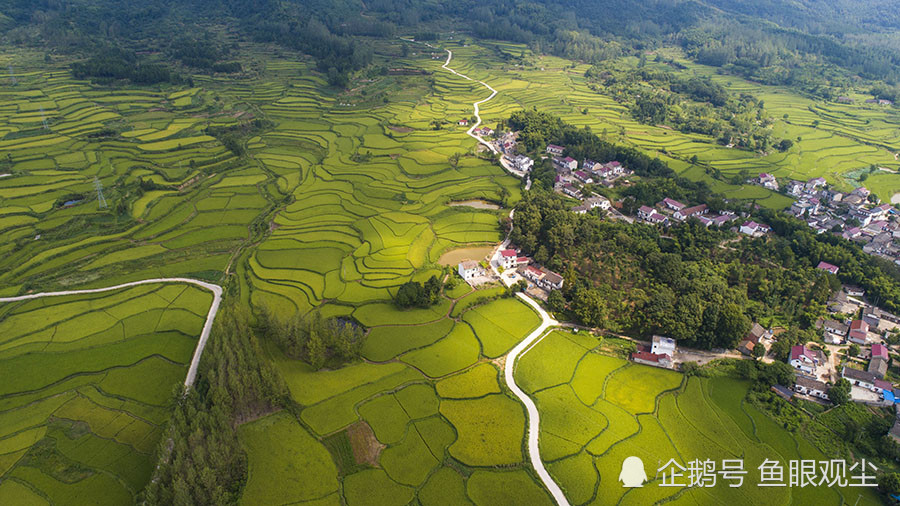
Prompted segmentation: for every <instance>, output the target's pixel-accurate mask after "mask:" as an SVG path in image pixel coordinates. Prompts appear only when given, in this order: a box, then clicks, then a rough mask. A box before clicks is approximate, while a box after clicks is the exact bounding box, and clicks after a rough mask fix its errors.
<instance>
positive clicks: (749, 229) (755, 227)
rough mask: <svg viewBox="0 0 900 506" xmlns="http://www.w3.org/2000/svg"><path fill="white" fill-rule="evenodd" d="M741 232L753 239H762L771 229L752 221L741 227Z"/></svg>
mask: <svg viewBox="0 0 900 506" xmlns="http://www.w3.org/2000/svg"><path fill="white" fill-rule="evenodd" d="M740 232H741V233H742V234H745V235H749V236H751V237H762V236H764V235H766V233H768V232H769V227H767V226H765V225H761V224H759V223H757V222H755V221H753V220H750V221H745V222H744V223H743V224H742V225H741V228H740Z"/></svg>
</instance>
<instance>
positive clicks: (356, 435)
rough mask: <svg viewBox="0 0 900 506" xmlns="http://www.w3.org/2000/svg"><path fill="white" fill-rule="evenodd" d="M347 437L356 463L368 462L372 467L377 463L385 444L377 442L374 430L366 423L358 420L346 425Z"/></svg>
mask: <svg viewBox="0 0 900 506" xmlns="http://www.w3.org/2000/svg"><path fill="white" fill-rule="evenodd" d="M347 437H349V438H350V447H351V448H353V458H354V459H355V460H356V463H357V464H368V465H370V466H372V467H375V466H377V465H378V457H379V456H380V455H381V450H384V448H385V446H384V445H383V444H381V443H380V442H378V439H377V438H376V437H375V432H374V431H373V430H372V427H369V424H368V423H366V422H364V421H359V422H356V423H354V424H353V425H351V426H350V427H347Z"/></svg>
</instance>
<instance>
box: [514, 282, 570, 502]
mask: <svg viewBox="0 0 900 506" xmlns="http://www.w3.org/2000/svg"><path fill="white" fill-rule="evenodd" d="M518 296H519V298H521V299H522V300H524V301H525V302H526V303H527V304H528V305H529V306H531V307H533V308H534V310H535V311H537V313H538V314H539V315H540V316H541V320H542V322H541V325H540V326H539V327H538V328H536V329H534V332H532V333H531V334H528V337H526V338H525V339H523V340H522V342H520V343H519V344H517V345H516V347H515V348H513V349H512V351H510V352H509V355H507V356H506V366H505V367H504V371H503V373H504V376H505V378H506V384H507V385H508V386H509V389H510V390H512V392H513V393H514V394H515V395H516V397H518V398H519V400H520V401H522V404H524V405H525V409H526V410H527V411H528V435H527V436H528V457H529V458H530V459H531V465H532V467H534V470H535V471H537V474H538V476H540V478H541V481H543V482H544V486H545V487H547V490H548V491H549V492H550V494H551V495H552V496H553V499H555V500H556V504H558V505H559V506H569V500H568V499H566V496H565V494H563V492H562V489H560V488H559V485H557V484H556V482H555V481H553V478H552V477H551V476H550V473H548V472H547V469H546V468H545V467H544V463H543V462H542V461H541V450H540V448H539V447H538V438H539V436H540V428H541V418H540V414H539V413H538V410H537V406H535V404H534V401H532V400H531V397H528V395H526V394H525V392H523V391H522V389H521V388H519V385H517V384H516V380H515V378H514V373H515V370H516V360H517V359H518V358H519V356H521V355H523V354H524V353H525V352H527V351H528V350H529V349H530V348H531V346H532V345H534V344H537V343H538V341H540V339H541V337H542V336H543V335H544V332H546V331H547V329H549V328H550V327H554V326H556V325H559V322H558V321H556V320H554V319H553V318H551V317H550V315H549V314H547V312H546V311H544V308H542V307H541V306H540V305H539V304H538V303H537V302H535V301H534V299H532V298H531V297H529V296H527V295H525V294H524V293H519V294H518Z"/></svg>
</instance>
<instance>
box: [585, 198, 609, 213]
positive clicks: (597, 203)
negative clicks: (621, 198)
mask: <svg viewBox="0 0 900 506" xmlns="http://www.w3.org/2000/svg"><path fill="white" fill-rule="evenodd" d="M584 203H585V204H587V205H589V206H591V209H594V208H597V207H599V208H600V209H603V210H604V211H608V210H609V208H610V207H612V204H611V203H610V202H609V199H608V198H606V197H603V196H600V197H589V198H587V199H585V201H584Z"/></svg>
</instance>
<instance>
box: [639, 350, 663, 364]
mask: <svg viewBox="0 0 900 506" xmlns="http://www.w3.org/2000/svg"><path fill="white" fill-rule="evenodd" d="M663 357H666V358H668V355H659V354H656V353H650V352H649V351H636V352H634V353H632V354H631V360H644V361H647V362H656V363H659V361H660V360H662V358H663Z"/></svg>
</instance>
